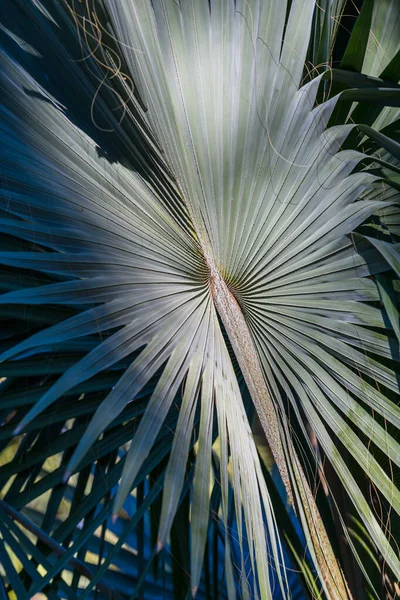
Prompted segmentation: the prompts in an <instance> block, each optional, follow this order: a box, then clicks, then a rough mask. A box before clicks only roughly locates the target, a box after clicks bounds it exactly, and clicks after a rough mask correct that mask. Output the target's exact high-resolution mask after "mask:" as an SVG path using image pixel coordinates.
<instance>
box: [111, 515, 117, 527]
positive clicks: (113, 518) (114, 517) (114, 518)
mask: <svg viewBox="0 0 400 600" xmlns="http://www.w3.org/2000/svg"><path fill="white" fill-rule="evenodd" d="M117 519H118V515H117V514H115V515H112V517H111V523H112V524H113V525H115V523H116V521H117Z"/></svg>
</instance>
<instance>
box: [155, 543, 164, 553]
mask: <svg viewBox="0 0 400 600" xmlns="http://www.w3.org/2000/svg"><path fill="white" fill-rule="evenodd" d="M163 548H164V544H163V543H162V541H161V540H158V541H157V554H158V553H159V552H161V550H162V549H163Z"/></svg>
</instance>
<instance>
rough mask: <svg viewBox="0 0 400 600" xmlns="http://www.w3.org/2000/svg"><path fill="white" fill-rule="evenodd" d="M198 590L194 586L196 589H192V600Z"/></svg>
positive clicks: (197, 587)
mask: <svg viewBox="0 0 400 600" xmlns="http://www.w3.org/2000/svg"><path fill="white" fill-rule="evenodd" d="M198 589H199V586H198V585H196V587H194V588H192V598H194V597H195V596H196V594H197V590H198Z"/></svg>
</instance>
